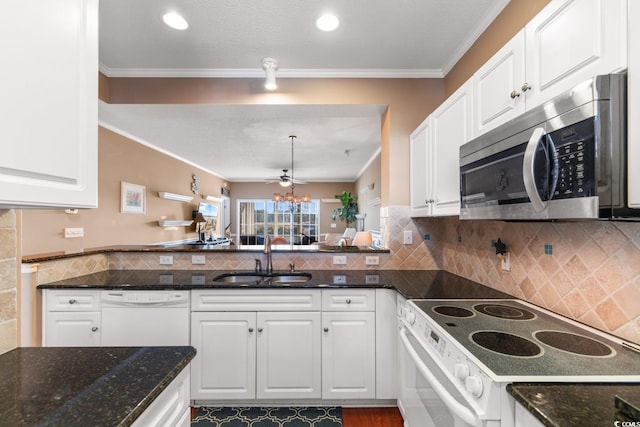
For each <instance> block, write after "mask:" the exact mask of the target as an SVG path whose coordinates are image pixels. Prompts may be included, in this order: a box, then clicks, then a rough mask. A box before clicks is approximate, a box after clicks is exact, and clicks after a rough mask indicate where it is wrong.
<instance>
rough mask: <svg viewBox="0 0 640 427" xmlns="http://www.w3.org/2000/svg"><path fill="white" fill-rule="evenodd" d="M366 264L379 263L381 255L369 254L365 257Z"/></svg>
mask: <svg viewBox="0 0 640 427" xmlns="http://www.w3.org/2000/svg"><path fill="white" fill-rule="evenodd" d="M364 263H365V265H379V264H380V257H379V256H378V255H367V256H366V257H365V258H364Z"/></svg>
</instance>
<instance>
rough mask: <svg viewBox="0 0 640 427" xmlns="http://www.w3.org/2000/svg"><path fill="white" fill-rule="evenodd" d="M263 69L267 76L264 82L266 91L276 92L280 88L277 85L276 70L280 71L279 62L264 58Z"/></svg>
mask: <svg viewBox="0 0 640 427" xmlns="http://www.w3.org/2000/svg"><path fill="white" fill-rule="evenodd" d="M262 68H264V72H265V74H266V80H265V82H264V87H265V89H268V90H275V89H277V88H278V85H277V84H276V70H277V69H278V61H276V60H275V59H273V58H264V59H263V60H262Z"/></svg>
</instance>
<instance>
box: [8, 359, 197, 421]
mask: <svg viewBox="0 0 640 427" xmlns="http://www.w3.org/2000/svg"><path fill="white" fill-rule="evenodd" d="M195 353H196V352H195V349H194V348H193V347H112V348H106V347H91V348H86V347H85V348H78V347H76V348H67V347H48V348H46V347H23V348H17V349H14V350H11V351H9V352H7V353H4V354H2V355H0V394H2V396H3V398H2V401H1V402H0V419H2V423H3V424H4V425H64V426H87V425H105V426H106V425H109V426H115V425H118V426H128V425H132V424H133V423H134V422H135V421H136V420H140V417H141V415H142V416H145V415H143V414H145V411H146V410H148V409H149V410H150V411H154V410H157V409H158V408H157V406H153V407H151V405H155V404H156V403H165V404H166V402H164V401H163V397H162V396H163V395H162V393H163V392H164V391H172V390H173V389H172V383H173V382H174V380H176V379H178V377H182V376H184V375H187V374H188V371H189V370H188V369H185V368H188V366H189V362H190V361H191V360H192V359H193V357H194V356H195ZM186 386H187V387H188V381H187V383H186ZM182 388H184V386H183V387H182ZM176 391H177V392H178V393H179V392H180V391H179V389H178V390H176ZM177 401H178V400H177ZM178 403H180V402H179V401H178ZM172 409H175V410H176V411H179V412H180V414H182V413H188V409H189V408H188V401H186V405H185V407H184V408H178V407H177V406H176V407H175V408H172Z"/></svg>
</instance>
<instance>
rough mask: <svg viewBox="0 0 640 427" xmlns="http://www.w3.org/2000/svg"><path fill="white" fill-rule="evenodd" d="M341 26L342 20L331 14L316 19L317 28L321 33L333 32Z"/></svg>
mask: <svg viewBox="0 0 640 427" xmlns="http://www.w3.org/2000/svg"><path fill="white" fill-rule="evenodd" d="M338 25H340V20H339V19H338V17H337V16H335V15H332V14H330V13H325V14H324V15H322V16H320V17H319V18H318V19H316V28H317V29H319V30H321V31H333V30H335V29H336V28H338Z"/></svg>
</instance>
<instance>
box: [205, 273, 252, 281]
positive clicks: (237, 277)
mask: <svg viewBox="0 0 640 427" xmlns="http://www.w3.org/2000/svg"><path fill="white" fill-rule="evenodd" d="M262 279H264V276H263V275H261V274H260V275H258V274H242V273H241V274H236V273H229V274H222V275H220V276H218V277H215V278H214V279H213V281H214V282H223V283H258V282H261V281H262Z"/></svg>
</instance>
